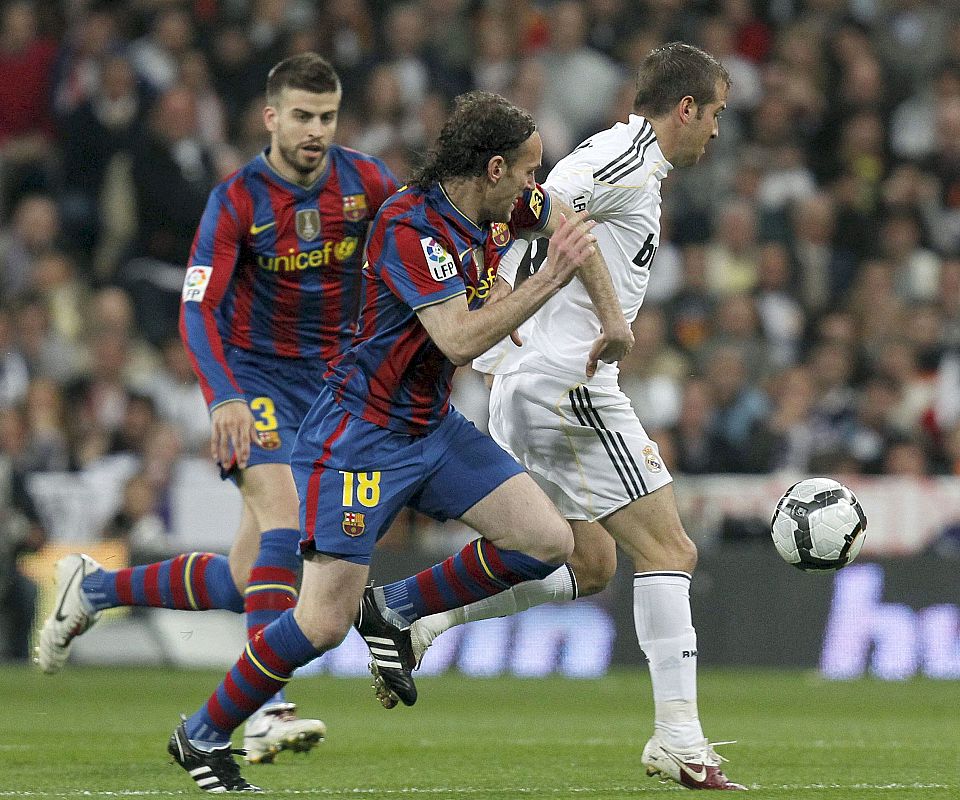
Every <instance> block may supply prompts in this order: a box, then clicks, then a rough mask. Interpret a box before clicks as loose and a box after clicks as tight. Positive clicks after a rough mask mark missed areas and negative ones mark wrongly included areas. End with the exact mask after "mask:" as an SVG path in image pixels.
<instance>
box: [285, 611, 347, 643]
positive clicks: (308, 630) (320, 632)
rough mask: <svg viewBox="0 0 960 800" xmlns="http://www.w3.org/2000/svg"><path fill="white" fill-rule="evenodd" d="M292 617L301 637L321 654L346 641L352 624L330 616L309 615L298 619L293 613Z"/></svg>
mask: <svg viewBox="0 0 960 800" xmlns="http://www.w3.org/2000/svg"><path fill="white" fill-rule="evenodd" d="M294 615H295V616H296V617H297V624H298V625H299V626H300V630H301V631H303V635H304V636H306V637H307V639H308V640H309V642H310V644H312V645H313V646H314V647H315V648H316V649H317V650H318V651H319V652H322V653H325V652H326V651H327V650H332V649H333V648H334V647H337V646H338V645H339V644H340V643H341V642H342V641H343V640H344V639H346V638H347V634H348V633H349V632H350V627H351V625H352V624H353V623H352V620H340V619H336V618H334V617H333V616H332V615H331V616H323V615H314V614H309V615H304V616H303V617H300V616H299V615H297V614H296V612H294Z"/></svg>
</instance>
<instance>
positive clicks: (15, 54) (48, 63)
mask: <svg viewBox="0 0 960 800" xmlns="http://www.w3.org/2000/svg"><path fill="white" fill-rule="evenodd" d="M56 49H57V45H56V43H55V42H54V41H53V40H52V39H49V38H47V37H45V36H43V35H41V33H40V32H39V30H38V22H37V15H36V11H35V9H34V4H33V3H31V2H27V0H16V1H15V2H11V3H7V4H5V6H4V7H3V9H2V10H0V74H2V75H3V76H5V80H3V81H0V211H3V212H6V210H8V209H9V208H10V205H11V204H12V203H13V202H15V201H16V200H17V199H18V198H19V196H20V195H21V194H22V193H23V192H24V191H38V190H47V189H51V188H52V181H51V176H50V173H49V169H50V167H51V166H52V159H51V156H52V154H53V150H52V144H53V117H52V114H51V111H50V109H51V90H52V68H53V63H54V58H55V55H56ZM3 217H4V218H5V217H6V214H5V213H4V214H3Z"/></svg>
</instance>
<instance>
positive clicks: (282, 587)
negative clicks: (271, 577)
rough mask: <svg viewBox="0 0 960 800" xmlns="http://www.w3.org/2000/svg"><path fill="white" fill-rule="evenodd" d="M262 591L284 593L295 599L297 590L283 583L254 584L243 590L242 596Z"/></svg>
mask: <svg viewBox="0 0 960 800" xmlns="http://www.w3.org/2000/svg"><path fill="white" fill-rule="evenodd" d="M264 589H271V590H272V591H275V592H286V593H287V594H292V595H293V596H294V597H297V590H296V589H294V588H293V587H292V586H288V585H287V584H285V583H256V584H254V585H253V586H248V587H247V588H246V589H244V590H243V593H244V595H248V594H253V593H254V592H262V591H263V590H264Z"/></svg>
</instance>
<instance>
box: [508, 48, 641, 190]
mask: <svg viewBox="0 0 960 800" xmlns="http://www.w3.org/2000/svg"><path fill="white" fill-rule="evenodd" d="M546 87H547V71H546V68H545V67H544V65H543V63H542V62H541V61H539V60H537V59H535V58H525V59H524V60H523V61H521V62H520V63H519V64H518V65H517V68H516V72H515V73H514V75H513V81H512V82H511V83H510V85H509V86H508V87H507V88H506V90H505V91H504V94H505V95H506V97H507V99H509V100H510V101H511V102H513V103H516V104H517V105H518V106H520V108H522V109H524V110H526V111H529V112H530V113H531V114H532V115H533V118H534V119H535V120H536V121H537V131H538V132H539V133H540V138H541V139H542V140H543V167H542V169H541V170H540V172H542V173H543V174H544V175H545V174H547V172H549V170H550V169H552V168H553V166H554V165H555V164H556V163H557V162H558V161H559V160H560V159H561V158H563V157H564V156H565V155H567V153H569V152H570V151H571V150H573V148H574V146H575V145H576V144H577V143H576V142H575V141H574V140H573V137H574V131H573V130H572V129H571V127H570V124H569V122H568V121H567V120H566V119H565V118H564V117H563V116H562V115H560V114H558V113H557V112H556V111H555V110H554V109H552V108H551V107H550V106H549V105H547V103H546V100H545V92H546ZM634 93H635V92H634V90H633V89H632V88H631V92H630V102H631V104H632V103H633V95H634Z"/></svg>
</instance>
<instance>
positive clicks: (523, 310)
mask: <svg viewBox="0 0 960 800" xmlns="http://www.w3.org/2000/svg"><path fill="white" fill-rule="evenodd" d="M561 288H562V284H560V283H558V282H557V281H555V280H553V279H552V278H551V277H549V276H547V275H544V274H542V273H537V274H536V275H533V276H531V277H530V278H529V279H527V280H526V281H524V282H523V283H522V284H521V285H520V286H519V287H518V288H517V289H515V290H514V291H512V292H509V293H507V294H505V295H504V296H503V297H501V298H500V299H498V300H497V301H496V302H495V303H490V302H488V303H487V304H485V305H484V306H483V307H482V308H479V309H477V310H476V311H467V312H466V313H464V314H462V315H460V317H459V318H458V320H457V323H456V324H455V325H451V326H450V327H449V328H448V330H447V332H446V335H445V336H444V337H443V338H444V341H442V342H441V341H437V342H436V343H437V345H438V346H439V347H440V349H441V350H442V351H443V353H444V355H445V356H446V357H447V358H449V359H450V360H451V361H452V362H453V363H454V364H456V365H457V366H463V365H464V364H469V363H470V362H471V361H473V359H475V358H476V357H477V356H479V355H481V354H482V353H485V352H487V350H489V349H490V348H491V347H493V346H494V345H495V344H497V342H499V341H501V340H502V339H504V338H505V337H507V336H509V335H510V334H511V333H512V332H513V331H514V330H516V329H517V328H518V327H519V326H520V325H521V323H523V322H524V321H525V320H527V319H529V318H530V317H532V316H533V315H534V313H536V311H537V310H538V309H539V308H540V307H541V306H542V305H543V304H544V303H546V302H547V300H549V299H550V298H551V297H553V296H554V295H555V294H556V293H557V292H558V291H560V289H561ZM435 341H436V339H435Z"/></svg>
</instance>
